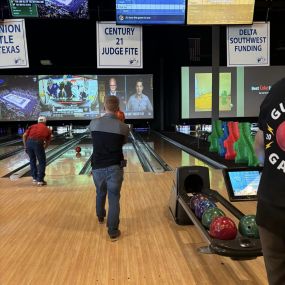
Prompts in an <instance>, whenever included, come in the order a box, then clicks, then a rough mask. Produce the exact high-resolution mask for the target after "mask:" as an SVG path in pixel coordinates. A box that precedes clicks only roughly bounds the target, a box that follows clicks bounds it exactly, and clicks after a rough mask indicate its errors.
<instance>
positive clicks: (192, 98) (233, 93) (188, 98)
mask: <svg viewBox="0 0 285 285" xmlns="http://www.w3.org/2000/svg"><path fill="white" fill-rule="evenodd" d="M211 70H212V68H211V67H182V69H181V91H182V92H181V118H183V119H192V118H210V117H211V111H212V72H211ZM284 74H285V67H284V66H268V67H267V66H266V67H264V66H260V67H220V81H219V84H220V88H219V89H220V90H219V116H220V117H258V115H259V111H260V105H261V103H262V101H263V100H264V99H265V97H266V95H267V94H268V93H269V91H270V89H271V86H272V85H273V84H274V83H276V82H278V81H279V80H280V79H282V78H283V75H284Z"/></svg>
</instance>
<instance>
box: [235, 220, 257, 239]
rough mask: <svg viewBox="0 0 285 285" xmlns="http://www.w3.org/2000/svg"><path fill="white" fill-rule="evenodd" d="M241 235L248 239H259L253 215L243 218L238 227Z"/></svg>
mask: <svg viewBox="0 0 285 285" xmlns="http://www.w3.org/2000/svg"><path fill="white" fill-rule="evenodd" d="M238 230H239V232H240V234H241V235H243V236H246V237H249V238H259V232H258V226H257V224H256V221H255V215H245V216H243V217H242V218H241V219H240V221H239V225H238Z"/></svg>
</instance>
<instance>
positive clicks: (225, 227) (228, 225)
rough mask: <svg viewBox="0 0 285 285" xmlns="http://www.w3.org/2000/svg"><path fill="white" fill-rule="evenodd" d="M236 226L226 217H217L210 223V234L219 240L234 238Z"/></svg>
mask: <svg viewBox="0 0 285 285" xmlns="http://www.w3.org/2000/svg"><path fill="white" fill-rule="evenodd" d="M236 235H237V227H236V225H235V223H234V221H233V220H232V219H230V218H228V217H217V218H215V219H214V220H213V221H212V223H211V225H210V236H211V237H213V238H216V239H221V240H231V239H235V237H236Z"/></svg>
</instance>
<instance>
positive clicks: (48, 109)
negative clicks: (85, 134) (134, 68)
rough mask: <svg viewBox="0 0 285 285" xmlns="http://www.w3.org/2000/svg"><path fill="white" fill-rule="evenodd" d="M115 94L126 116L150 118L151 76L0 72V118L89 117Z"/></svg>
mask: <svg viewBox="0 0 285 285" xmlns="http://www.w3.org/2000/svg"><path fill="white" fill-rule="evenodd" d="M110 95H113V96H116V97H118V98H119V100H120V109H121V110H122V111H123V112H124V113H125V118H126V119H152V118H153V117H154V110H153V76H152V74H136V75H133V74H132V75H80V74H76V75H70V74H67V75H0V121H34V120H36V119H37V118H38V116H39V115H43V116H46V117H47V118H48V120H91V119H93V118H95V117H98V116H102V115H103V114H104V113H105V110H104V98H105V97H106V96H110Z"/></svg>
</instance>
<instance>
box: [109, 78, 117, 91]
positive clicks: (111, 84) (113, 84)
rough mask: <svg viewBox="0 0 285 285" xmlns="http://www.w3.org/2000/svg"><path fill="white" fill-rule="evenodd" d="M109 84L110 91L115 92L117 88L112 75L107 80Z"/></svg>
mask: <svg viewBox="0 0 285 285" xmlns="http://www.w3.org/2000/svg"><path fill="white" fill-rule="evenodd" d="M109 86H110V91H111V93H113V92H116V89H117V81H116V79H115V78H114V77H112V78H110V80H109Z"/></svg>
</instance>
